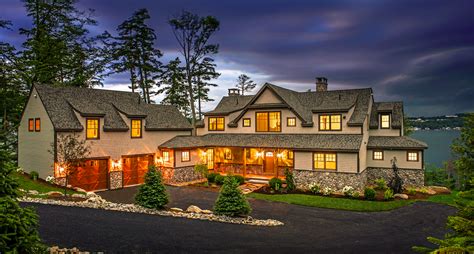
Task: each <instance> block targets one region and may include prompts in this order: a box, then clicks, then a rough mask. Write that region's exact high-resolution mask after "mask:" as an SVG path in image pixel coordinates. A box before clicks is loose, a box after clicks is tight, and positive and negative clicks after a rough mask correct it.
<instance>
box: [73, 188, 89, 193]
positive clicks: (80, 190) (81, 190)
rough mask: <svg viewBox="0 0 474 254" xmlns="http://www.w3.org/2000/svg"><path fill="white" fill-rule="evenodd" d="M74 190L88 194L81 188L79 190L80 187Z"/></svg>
mask: <svg viewBox="0 0 474 254" xmlns="http://www.w3.org/2000/svg"><path fill="white" fill-rule="evenodd" d="M72 189H73V190H75V191H77V192H84V193H87V191H86V190H84V189H81V188H79V187H74V188H72Z"/></svg>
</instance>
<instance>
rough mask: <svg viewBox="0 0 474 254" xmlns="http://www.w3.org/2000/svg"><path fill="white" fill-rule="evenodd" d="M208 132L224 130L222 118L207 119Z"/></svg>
mask: <svg viewBox="0 0 474 254" xmlns="http://www.w3.org/2000/svg"><path fill="white" fill-rule="evenodd" d="M208 121H209V122H208V130H210V131H223V130H224V129H225V120H224V117H209V120H208Z"/></svg>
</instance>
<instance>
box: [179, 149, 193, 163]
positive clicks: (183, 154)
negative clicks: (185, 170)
mask: <svg viewBox="0 0 474 254" xmlns="http://www.w3.org/2000/svg"><path fill="white" fill-rule="evenodd" d="M190 160H191V157H190V156H189V151H182V152H181V161H190Z"/></svg>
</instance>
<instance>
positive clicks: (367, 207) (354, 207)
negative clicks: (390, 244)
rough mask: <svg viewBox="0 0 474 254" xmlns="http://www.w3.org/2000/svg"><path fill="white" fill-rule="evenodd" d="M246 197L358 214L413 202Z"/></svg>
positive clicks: (299, 196)
mask: <svg viewBox="0 0 474 254" xmlns="http://www.w3.org/2000/svg"><path fill="white" fill-rule="evenodd" d="M247 196H248V197H250V198H256V199H263V200H268V201H277V202H284V203H288V204H294V205H303V206H314V207H321V208H331V209H338V210H348V211H359V212H378V211H388V210H393V209H396V208H400V207H403V206H406V205H409V204H411V203H413V202H414V201H413V200H394V201H366V200H356V199H346V198H332V197H323V196H314V195H306V194H282V195H278V194H277V195H268V194H261V193H250V194H248V195H247Z"/></svg>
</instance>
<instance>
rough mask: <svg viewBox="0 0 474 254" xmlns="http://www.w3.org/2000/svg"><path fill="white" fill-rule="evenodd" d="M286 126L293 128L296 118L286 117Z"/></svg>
mask: <svg viewBox="0 0 474 254" xmlns="http://www.w3.org/2000/svg"><path fill="white" fill-rule="evenodd" d="M286 126H288V127H295V126H296V117H288V118H286Z"/></svg>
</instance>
